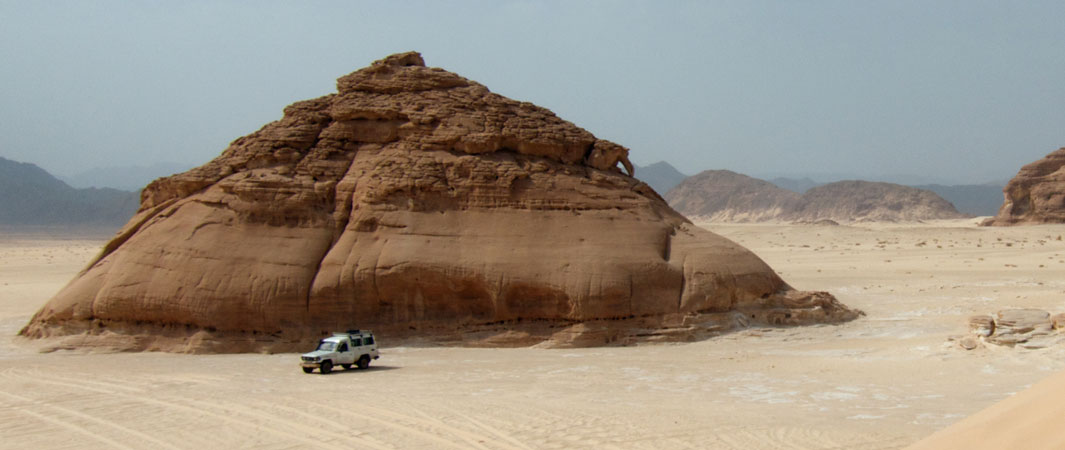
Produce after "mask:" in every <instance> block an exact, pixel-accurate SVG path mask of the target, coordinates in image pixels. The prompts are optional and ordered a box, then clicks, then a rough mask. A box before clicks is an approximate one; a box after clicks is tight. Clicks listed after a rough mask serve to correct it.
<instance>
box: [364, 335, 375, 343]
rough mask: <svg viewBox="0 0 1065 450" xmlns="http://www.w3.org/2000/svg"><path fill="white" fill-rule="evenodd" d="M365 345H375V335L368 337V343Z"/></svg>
mask: <svg viewBox="0 0 1065 450" xmlns="http://www.w3.org/2000/svg"><path fill="white" fill-rule="evenodd" d="M363 345H373V336H370V337H367V338H366V343H365V344H363Z"/></svg>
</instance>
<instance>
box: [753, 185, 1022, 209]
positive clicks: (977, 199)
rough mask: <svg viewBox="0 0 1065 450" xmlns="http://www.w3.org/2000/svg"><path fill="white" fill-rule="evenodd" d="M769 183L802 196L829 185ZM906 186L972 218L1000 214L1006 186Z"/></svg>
mask: <svg viewBox="0 0 1065 450" xmlns="http://www.w3.org/2000/svg"><path fill="white" fill-rule="evenodd" d="M769 182H771V183H773V184H775V185H777V186H780V187H782V188H784V189H787V190H789V191H793V192H797V193H800V194H804V193H806V191H808V190H810V189H813V188H815V187H818V186H822V185H825V184H828V183H820V182H817V181H814V180H811V179H810V178H806V177H804V178H785V177H778V178H773V179H771V180H769ZM906 186H911V187H915V188H918V189H925V190H928V191H932V192H935V193H936V194H939V196H940V197H943V198H945V199H947V201H949V202H950V203H951V204H953V205H954V207H955V208H957V209H958V211H959V212H962V213H964V214H969V215H972V216H993V215H995V214H997V213H998V209H999V207H1001V206H1002V199H1003V197H1002V189H1003V188H1004V187H1005V184H998V183H986V184H960V185H951V186H947V185H942V184H915V185H913V184H908V185H906Z"/></svg>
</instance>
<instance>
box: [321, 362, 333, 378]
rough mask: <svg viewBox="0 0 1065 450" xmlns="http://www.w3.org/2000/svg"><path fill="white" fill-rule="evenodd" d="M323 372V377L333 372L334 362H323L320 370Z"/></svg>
mask: <svg viewBox="0 0 1065 450" xmlns="http://www.w3.org/2000/svg"><path fill="white" fill-rule="evenodd" d="M319 370H321V371H322V375H325V374H327V373H329V372H332V371H333V361H322V367H321V369H319Z"/></svg>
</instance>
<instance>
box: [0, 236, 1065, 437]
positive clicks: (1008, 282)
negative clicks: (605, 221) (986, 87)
mask: <svg viewBox="0 0 1065 450" xmlns="http://www.w3.org/2000/svg"><path fill="white" fill-rule="evenodd" d="M975 223H977V220H958V221H944V222H935V223H925V224H858V225H854V226H812V225H803V226H797V225H772V224H757V225H738V224H702V225H703V226H704V227H706V228H708V229H710V230H712V231H715V232H718V233H720V234H723V235H725V236H726V237H729V238H731V239H733V240H735V241H737V242H739V243H740V244H742V245H744V246H746V247H747V248H749V249H751V250H753V251H754V252H755V253H757V254H758V255H760V256H761V257H762V258H763V259H765V260H766V261H767V262H768V263H769V264H770V265H771V266H772V267H774V268H775V269H776V270H777V271H779V272H780V273H781V274H782V276H783V277H784V279H785V280H787V281H788V282H789V283H790V284H792V285H793V286H794V287H796V288H799V289H803V290H828V291H830V292H832V293H834V294H835V295H836V296H837V297H839V298H840V300H842V301H843V302H844V303H846V304H847V305H849V306H852V307H856V308H860V309H862V310H864V311H865V312H866V316H864V317H861V318H860V319H858V320H856V321H853V322H850V323H847V324H844V325H838V326H829V325H823V326H812V327H800V328H761V327H760V328H751V329H747V330H743V331H740V332H735V333H731V334H726V335H723V336H719V337H716V338H712V339H709V340H705V341H700V342H693V343H684V344H644V345H638V346H633V347H607V348H580V349H544V348H518V349H480V348H436V347H417V346H388V336H379V340H380V341H382V343H383V344H384V345H385V348H383V351H382V357H381V359H380V360H378V361H376V362H375V364H374V365H373V366H371V368H370V369H369V370H366V371H357V370H356V371H343V370H341V371H339V372H335V373H334V374H331V375H329V376H321V375H318V374H314V375H305V374H303V373H302V372H301V371H300V370H299V368H298V367H297V360H298V358H297V355H295V354H276V355H260V354H241V355H181V354H165V353H123V354H88V353H81V352H69V351H61V352H55V353H39V352H38V351H37V347H38V346H39V343H38V342H35V341H28V340H25V339H22V338H18V337H15V334H16V333H17V332H18V330H19V329H20V328H21V327H22V326H23V325H25V324H26V322H27V321H28V320H29V318H30V316H31V315H32V314H33V313H34V312H35V311H36V310H37V309H38V308H39V307H40V306H41V305H42V304H43V303H44V302H45V301H47V300H48V298H49V297H50V296H51V295H53V294H54V293H55V292H56V291H57V290H59V288H60V287H62V286H63V285H64V284H65V283H66V282H67V281H69V280H70V279H71V278H72V277H73V276H74V274H75V273H77V272H78V271H79V270H81V269H82V266H83V265H84V264H85V263H86V262H87V261H88V260H89V259H90V258H91V257H92V256H93V255H94V254H95V253H96V252H97V251H98V249H99V248H100V247H101V246H102V245H103V243H104V240H105V239H106V238H107V237H108V236H105V235H89V236H84V235H82V236H68V235H59V236H57V235H55V234H52V235H46V234H40V233H26V232H3V233H0V437H2V438H0V447H2V448H105V447H111V448H170V449H174V448H177V449H205V448H234V447H235V448H269V449H274V448H277V449H282V448H305V447H309V446H316V447H322V448H352V447H355V448H380V449H388V448H480V449H499V448H520V449H528V448H671V449H673V448H723V449H728V448H735V449H758V448H767V449H768V448H795V449H818V448H820V449H830V448H831V449H889V448H901V447H905V446H906V445H908V444H911V443H913V442H915V441H917V440H919V439H921V438H923V437H925V436H927V435H929V434H931V433H933V432H934V431H936V430H938V429H941V428H943V427H945V426H947V425H949V424H951V423H954V422H957V421H958V420H960V419H962V418H964V417H966V416H969V415H971V414H973V413H975V412H977V411H979V410H982V409H984V408H986V407H988V406H990V405H992V404H994V403H996V402H999V401H1001V400H1003V399H1005V398H1007V397H1009V396H1010V395H1011V394H1013V393H1016V392H1018V391H1021V390H1023V389H1025V388H1026V387H1028V386H1030V385H1032V384H1033V383H1036V382H1038V381H1039V380H1041V379H1043V378H1046V377H1048V376H1050V375H1052V374H1054V373H1055V372H1058V371H1061V370H1062V369H1063V368H1065V358H1063V356H1065V345H1061V346H1056V347H1050V348H1045V349H1038V350H1027V349H1020V348H1003V347H994V348H978V349H976V350H972V351H966V350H962V349H960V348H959V347H958V346H957V345H956V344H954V343H952V342H950V341H948V338H949V337H950V336H953V335H962V334H964V333H966V331H967V328H966V327H967V321H966V319H967V318H968V316H970V315H973V314H991V313H994V312H995V311H998V310H1000V309H1004V308H1012V307H1035V308H1042V309H1046V310H1048V311H1050V312H1051V313H1058V312H1063V311H1065V301H1063V298H1065V241H1063V240H1062V239H1063V238H1062V236H1063V235H1065V226H1029V227H1013V228H980V227H977V226H975ZM1021 408H1022V409H1023V406H1022V407H1021Z"/></svg>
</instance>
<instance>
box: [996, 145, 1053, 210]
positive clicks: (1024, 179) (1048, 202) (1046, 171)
mask: <svg viewBox="0 0 1065 450" xmlns="http://www.w3.org/2000/svg"><path fill="white" fill-rule="evenodd" d="M1063 167H1065V148H1059V149H1057V150H1055V151H1053V152H1051V153H1050V154H1049V155H1046V157H1044V158H1043V159H1040V160H1038V161H1036V162H1033V163H1031V164H1028V165H1026V166H1024V167H1021V170H1020V172H1017V176H1015V177H1013V179H1012V180H1010V182H1009V183H1008V184H1006V188H1005V189H1003V191H1002V192H1003V194H1004V197H1005V200H1004V202H1003V203H1002V207H1001V208H999V210H998V215H997V216H995V217H993V218H991V219H988V220H986V221H984V223H983V224H984V225H1020V224H1038V223H1065V170H1062V168H1063Z"/></svg>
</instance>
